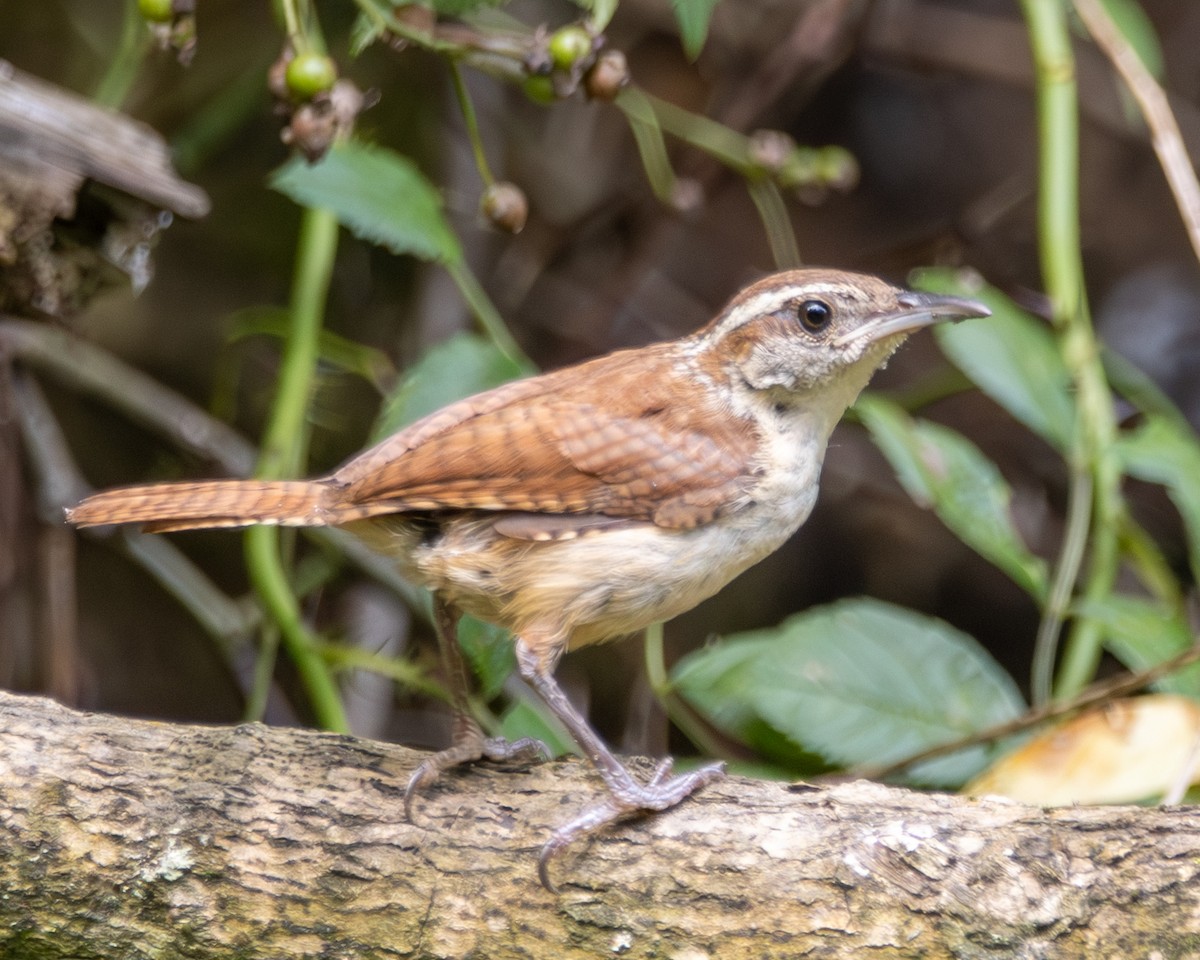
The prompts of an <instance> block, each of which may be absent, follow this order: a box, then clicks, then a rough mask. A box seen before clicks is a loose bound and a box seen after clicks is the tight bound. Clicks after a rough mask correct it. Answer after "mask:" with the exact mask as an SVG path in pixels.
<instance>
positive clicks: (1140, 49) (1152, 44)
mask: <svg viewBox="0 0 1200 960" xmlns="http://www.w3.org/2000/svg"><path fill="white" fill-rule="evenodd" d="M1100 2H1101V3H1102V4H1103V5H1104V7H1105V9H1107V10H1108V15H1109V16H1110V17H1111V18H1112V22H1113V23H1114V24H1115V25H1116V28H1117V30H1118V31H1120V33H1121V36H1122V37H1124V38H1125V42H1126V43H1127V44H1129V46H1130V47H1131V48H1132V49H1133V52H1134V53H1136V54H1137V56H1138V59H1139V60H1141V61H1142V66H1144V67H1145V68H1146V69H1147V70H1148V71H1150V73H1151V75H1152V76H1155V77H1157V78H1158V79H1159V80H1161V79H1162V78H1163V71H1164V68H1165V63H1164V60H1163V52H1162V46H1161V45H1160V44H1159V42H1158V34H1157V33H1156V32H1155V30H1154V23H1153V22H1152V21H1151V20H1150V18H1149V17H1148V16H1146V11H1145V10H1143V9H1142V5H1141V4H1140V3H1138V2H1137V0H1100Z"/></svg>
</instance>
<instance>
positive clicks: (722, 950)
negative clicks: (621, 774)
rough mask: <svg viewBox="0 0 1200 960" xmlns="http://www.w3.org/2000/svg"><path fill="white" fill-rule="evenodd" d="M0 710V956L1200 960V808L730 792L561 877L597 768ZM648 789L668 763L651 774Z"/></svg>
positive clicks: (617, 830)
mask: <svg viewBox="0 0 1200 960" xmlns="http://www.w3.org/2000/svg"><path fill="white" fill-rule="evenodd" d="M419 757H420V755H419V754H417V753H414V752H413V751H410V750H407V749H404V748H402V747H397V746H394V745H391V744H384V743H376V742H372V741H366V740H359V739H355V738H353V737H345V736H333V735H329V734H320V733H313V732H309V731H304V730H292V729H280V728H269V727H264V726H261V725H258V724H244V725H241V726H236V727H196V726H182V725H174V724H164V723H149V722H145V721H138V720H129V719H124V718H118V717H111V716H102V715H91V714H84V713H78V712H74V711H72V710H68V709H66V708H64V707H62V706H59V705H57V704H55V703H53V702H52V701H49V700H45V699H40V698H32V697H19V696H13V695H9V694H0V837H2V838H3V842H2V846H0V956H4V957H11V958H20V957H38V958H44V957H46V958H51V957H53V958H57V957H64V958H65V957H74V958H81V957H111V958H116V957H120V958H122V960H141V958H151V957H153V958H175V957H188V958H205V957H231V956H236V957H241V958H259V957H262V958H267V957H270V958H281V957H288V958H291V957H321V958H351V957H353V958H356V960H361V958H375V957H380V958H386V957H421V958H433V957H456V958H458V957H481V958H482V957H487V958H508V957H555V958H556V960H561V958H568V957H596V956H605V955H607V956H621V957H669V958H675V960H702V958H708V957H713V958H717V957H719V958H723V960H724V958H731V957H755V958H783V957H797V956H804V957H860V956H864V955H866V953H867V952H868V951H870V952H871V953H870V955H871V956H883V957H925V958H940V957H956V958H973V957H1031V958H1032V957H1038V958H1043V957H1097V956H1105V957H1120V956H1127V957H1144V956H1150V955H1151V951H1152V950H1157V951H1158V954H1159V955H1161V956H1162V957H1164V958H1168V957H1180V956H1196V955H1197V951H1200V885H1198V884H1196V883H1195V879H1196V874H1197V872H1198V871H1200V812H1197V810H1196V809H1194V808H1177V809H1153V808H1134V807H1121V808H1117V807H1107V808H1079V809H1062V810H1047V811H1043V810H1039V809H1034V808H1030V807H1025V806H1021V805H1018V804H1014V803H1010V802H1005V801H1001V800H995V799H984V800H965V799H962V798H958V797H953V796H946V795H937V794H921V793H915V792H912V791H907V790H900V789H896V788H891V787H885V786H880V785H877V784H872V783H851V784H843V785H837V786H833V787H828V788H815V787H811V786H807V785H803V784H790V785H789V784H782V783H767V782H760V781H754V780H746V779H742V778H738V777H730V778H729V779H728V780H726V781H724V782H722V783H720V784H717V785H715V786H712V787H710V788H708V789H707V790H705V791H703V793H701V794H700V795H698V796H696V797H694V798H692V799H690V800H688V801H686V802H685V803H683V804H682V805H680V806H679V807H677V808H676V809H674V810H672V811H669V812H668V813H665V814H660V815H656V816H653V817H643V818H636V819H632V820H630V821H628V822H626V823H624V824H621V825H619V826H616V827H614V828H610V829H609V830H607V831H606V832H604V833H602V834H601V835H599V836H597V837H595V838H592V839H589V840H586V841H583V842H581V843H579V844H577V845H576V846H575V847H573V848H572V849H570V850H569V851H568V852H567V853H566V854H565V855H564V856H563V857H561V858H560V859H559V860H558V861H556V862H555V863H554V864H553V866H552V874H553V876H554V877H555V879H556V881H557V882H558V883H559V884H560V885H561V888H562V890H561V892H560V893H559V894H557V895H555V894H552V893H550V892H548V891H546V890H544V889H543V888H542V887H541V886H540V885H539V884H538V882H537V878H536V871H535V862H536V857H537V853H538V850H539V848H540V846H541V844H542V842H543V841H544V840H545V839H546V837H547V835H548V833H549V831H550V830H551V829H552V828H553V827H554V826H555V825H556V824H559V823H561V822H562V821H563V820H564V819H566V818H568V817H569V816H571V815H572V814H573V813H574V812H576V811H577V810H578V809H579V807H580V806H581V805H582V804H583V803H585V802H586V801H587V800H588V799H590V798H592V797H594V796H595V795H596V794H597V792H598V790H599V786H598V781H597V779H596V777H595V776H594V774H592V773H591V771H590V769H589V768H588V767H587V765H586V764H584V763H582V762H579V761H568V762H563V763H547V764H542V765H538V766H534V767H529V768H521V767H513V768H508V769H505V768H501V767H499V766H497V765H493V764H479V765H477V766H475V767H472V768H469V769H466V770H463V771H462V772H460V773H454V774H449V775H447V776H446V778H445V779H444V781H442V782H440V783H439V784H436V785H434V786H433V787H432V788H430V790H429V791H428V793H427V794H426V795H425V796H423V797H422V798H421V799H420V800H419V801H418V813H419V823H417V824H410V823H408V822H406V821H405V819H404V812H403V798H402V794H403V789H404V784H405V782H406V779H407V776H408V773H409V771H410V770H411V769H412V768H413V765H414V764H415V762H416V761H417V760H418V759H419ZM647 769H649V766H647Z"/></svg>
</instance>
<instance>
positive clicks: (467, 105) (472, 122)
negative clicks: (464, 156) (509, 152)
mask: <svg viewBox="0 0 1200 960" xmlns="http://www.w3.org/2000/svg"><path fill="white" fill-rule="evenodd" d="M450 79H451V80H452V81H453V82H454V95H455V97H457V98H458V108H459V110H461V111H462V115H463V122H464V123H465V124H466V126H467V141H468V142H469V143H470V144H471V152H472V153H473V154H474V155H475V169H477V170H478V171H479V178H480V179H481V180H482V181H483V185H484V186H485V187H490V186H491V185H492V184H493V183H495V182H496V178H495V177H494V176H492V168H491V167H490V166H488V161H487V154H486V153H485V152H484V150H483V138H482V137H481V136H480V135H479V120H478V119H477V118H476V116H475V105H474V104H473V103H472V102H471V94H470V93H468V92H467V85H466V83H465V82H464V81H463V75H462V70H461V69H460V68H459V66H458V64H457V63H455V62H454V61H453V60H451V61H450Z"/></svg>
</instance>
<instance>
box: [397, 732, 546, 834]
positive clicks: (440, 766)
mask: <svg viewBox="0 0 1200 960" xmlns="http://www.w3.org/2000/svg"><path fill="white" fill-rule="evenodd" d="M549 759H550V751H549V750H548V749H547V748H546V745H545V744H544V743H542V741H540V740H535V739H534V738H533V737H522V738H521V739H520V740H505V739H504V738H503V737H484V736H483V735H482V734H480V733H478V732H474V731H473V732H471V733H470V734H469V735H467V736H464V737H461V738H460V739H458V740H456V741H455V742H454V743H452V744H451V745H450V746H449V747H447V748H446V749H445V750H439V751H438V752H437V753H435V754H432V755H431V756H428V757H426V758H425V759H424V760H422V761H421V763H420V764H419V765H418V767H417V769H416V770H414V771H413V773H412V776H411V777H409V778H408V786H406V787H405V788H404V815H405V816H406V817H407V818H408V820H409V822H410V823H416V818H415V817H414V816H413V803H414V801H415V800H416V798H417V795H418V794H419V793H420V792H421V791H422V790H424V789H425V788H426V787H427V786H429V785H430V784H431V783H433V782H434V781H435V780H437V778H438V777H440V776H441V775H442V774H443V773H445V772H446V771H447V770H450V769H452V768H454V767H457V766H460V765H461V764H464V763H474V762H475V761H476V760H496V761H499V762H504V761H518V762H524V763H534V762H539V761H543V760H549Z"/></svg>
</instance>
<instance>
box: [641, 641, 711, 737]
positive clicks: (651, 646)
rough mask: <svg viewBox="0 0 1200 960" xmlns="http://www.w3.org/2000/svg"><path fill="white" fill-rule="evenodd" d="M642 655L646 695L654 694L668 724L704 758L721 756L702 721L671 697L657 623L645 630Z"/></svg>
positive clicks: (673, 692)
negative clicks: (681, 734) (696, 748)
mask: <svg viewBox="0 0 1200 960" xmlns="http://www.w3.org/2000/svg"><path fill="white" fill-rule="evenodd" d="M643 655H644V658H645V665H646V679H647V680H648V681H649V683H650V692H651V693H653V694H654V696H655V699H657V700H658V702H659V704H661V706H662V708H663V710H664V711H666V714H667V716H668V717H670V719H671V722H672V723H674V724H675V726H677V727H678V728H679V729H680V730H681V731H682V732H683V735H684V736H685V737H687V738H688V739H689V740H691V741H692V743H693V744H695V745H696V746H697V747H699V748H700V750H701V751H702V752H704V753H705V754H707V755H708V756H710V757H721V756H723V755H724V753H725V751H724V750H722V749H721V744H720V743H719V742H718V740H717V738H716V737H714V736H712V734H711V733H709V731H708V730H707V729H706V728H705V726H704V724H703V722H701V721H700V720H698V719H697V718H696V717H695V716H693V714H692V712H691V710H689V709H688V707H687V706H686V705H685V704H683V703H681V702H680V699H679V698H678V697H677V696H675V691H674V688H673V686H672V684H671V677H670V674H669V673H668V672H667V661H666V657H665V656H664V653H663V625H662V624H661V623H654V624H651V625H650V626H648V627H647V628H646V633H645V643H644V646H643Z"/></svg>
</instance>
